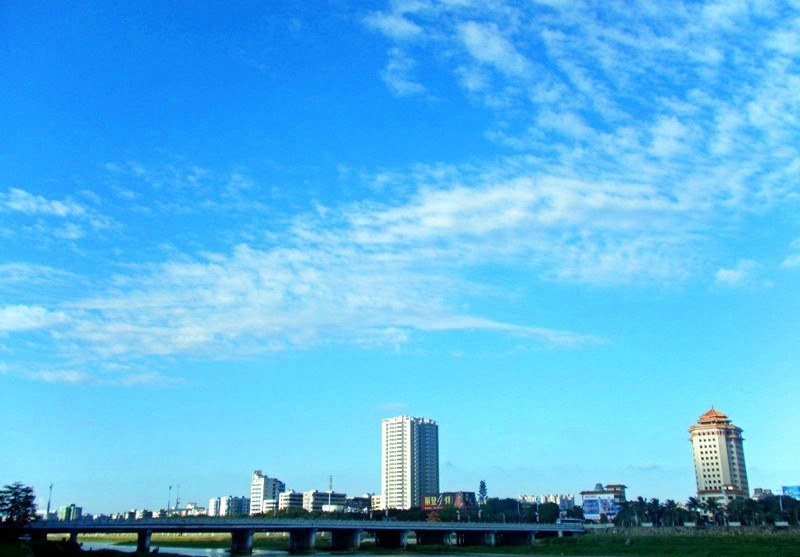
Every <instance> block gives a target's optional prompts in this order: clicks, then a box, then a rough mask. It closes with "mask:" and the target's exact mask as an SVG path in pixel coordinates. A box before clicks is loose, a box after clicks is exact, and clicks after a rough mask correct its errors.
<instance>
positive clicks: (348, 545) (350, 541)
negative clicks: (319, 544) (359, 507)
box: [331, 530, 361, 551]
mask: <svg viewBox="0 0 800 557" xmlns="http://www.w3.org/2000/svg"><path fill="white" fill-rule="evenodd" d="M359 547H361V530H333V531H332V532H331V550H332V551H355V550H357V549H358V548H359Z"/></svg>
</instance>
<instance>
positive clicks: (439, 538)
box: [417, 530, 451, 545]
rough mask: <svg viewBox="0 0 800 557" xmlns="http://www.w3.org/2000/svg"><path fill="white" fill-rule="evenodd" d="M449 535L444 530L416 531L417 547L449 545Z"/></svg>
mask: <svg viewBox="0 0 800 557" xmlns="http://www.w3.org/2000/svg"><path fill="white" fill-rule="evenodd" d="M450 534H451V532H446V531H444V530H418V531H417V545H450Z"/></svg>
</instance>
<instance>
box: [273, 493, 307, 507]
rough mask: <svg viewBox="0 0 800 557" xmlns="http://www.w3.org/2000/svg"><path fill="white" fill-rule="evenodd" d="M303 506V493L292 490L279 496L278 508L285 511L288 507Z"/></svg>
mask: <svg viewBox="0 0 800 557" xmlns="http://www.w3.org/2000/svg"><path fill="white" fill-rule="evenodd" d="M302 508H303V494H302V493H299V492H297V491H294V490H290V491H285V492H283V493H281V494H280V496H279V498H278V509H280V510H282V511H285V510H287V509H302Z"/></svg>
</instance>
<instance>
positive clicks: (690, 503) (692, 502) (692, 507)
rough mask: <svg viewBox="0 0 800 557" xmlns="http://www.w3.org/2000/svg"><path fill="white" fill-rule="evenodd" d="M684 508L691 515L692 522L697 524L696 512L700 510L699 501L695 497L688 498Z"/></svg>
mask: <svg viewBox="0 0 800 557" xmlns="http://www.w3.org/2000/svg"><path fill="white" fill-rule="evenodd" d="M686 508H687V509H689V511H691V513H692V520H693V521H694V522H697V517H698V514H699V513H698V512H697V511H698V510H700V508H701V504H700V500H699V499H698V498H697V497H689V499H688V500H687V501H686Z"/></svg>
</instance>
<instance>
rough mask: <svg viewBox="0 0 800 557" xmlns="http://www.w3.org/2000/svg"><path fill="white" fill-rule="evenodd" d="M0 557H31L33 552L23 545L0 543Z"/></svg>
mask: <svg viewBox="0 0 800 557" xmlns="http://www.w3.org/2000/svg"><path fill="white" fill-rule="evenodd" d="M0 557H33V551H31V549H30V548H29V547H28V546H27V545H25V544H20V543H9V542H0Z"/></svg>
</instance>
